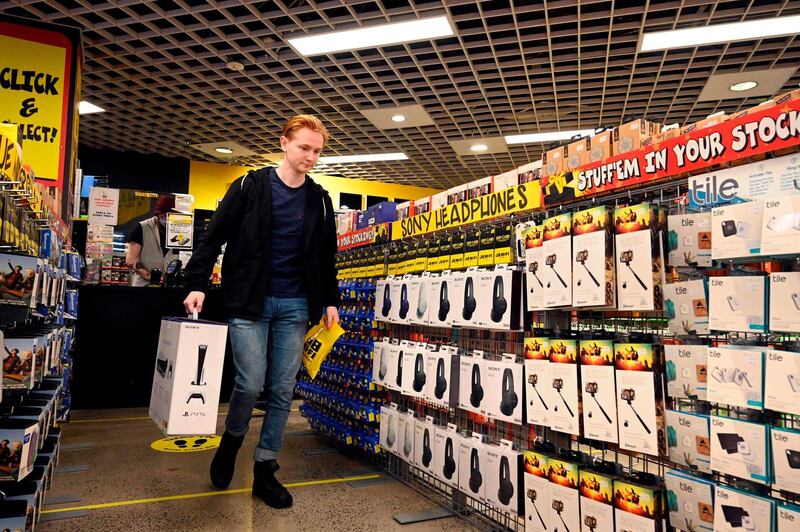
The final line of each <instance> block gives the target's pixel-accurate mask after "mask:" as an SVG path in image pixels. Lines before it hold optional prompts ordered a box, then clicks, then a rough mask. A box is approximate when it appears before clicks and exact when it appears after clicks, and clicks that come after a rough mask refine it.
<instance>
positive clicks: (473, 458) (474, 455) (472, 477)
mask: <svg viewBox="0 0 800 532" xmlns="http://www.w3.org/2000/svg"><path fill="white" fill-rule="evenodd" d="M481 484H483V475H481V464H480V459H479V457H478V449H475V448H474V447H473V448H472V452H471V453H470V455H469V489H471V490H472V493H478V490H479V489H480V487H481Z"/></svg>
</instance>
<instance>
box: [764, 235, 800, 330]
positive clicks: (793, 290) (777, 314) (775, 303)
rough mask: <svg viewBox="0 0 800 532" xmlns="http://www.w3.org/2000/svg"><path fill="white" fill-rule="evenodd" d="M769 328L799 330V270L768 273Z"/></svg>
mask: <svg viewBox="0 0 800 532" xmlns="http://www.w3.org/2000/svg"><path fill="white" fill-rule="evenodd" d="M799 236H800V235H799ZM769 330H770V331H780V332H795V333H797V332H800V272H776V273H772V274H770V276H769Z"/></svg>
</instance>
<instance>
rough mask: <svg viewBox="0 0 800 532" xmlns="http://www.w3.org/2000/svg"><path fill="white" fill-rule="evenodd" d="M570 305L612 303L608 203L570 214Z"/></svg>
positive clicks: (611, 231) (611, 253)
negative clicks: (606, 205) (571, 258)
mask: <svg viewBox="0 0 800 532" xmlns="http://www.w3.org/2000/svg"><path fill="white" fill-rule="evenodd" d="M572 235H573V236H572V254H573V257H574V259H573V264H572V272H573V274H572V306H574V307H614V306H615V304H616V293H617V291H616V290H615V288H616V282H615V279H614V260H613V257H614V225H613V223H612V211H611V208H610V207H594V208H591V209H586V210H583V211H580V212H578V213H576V214H574V215H573V216H572Z"/></svg>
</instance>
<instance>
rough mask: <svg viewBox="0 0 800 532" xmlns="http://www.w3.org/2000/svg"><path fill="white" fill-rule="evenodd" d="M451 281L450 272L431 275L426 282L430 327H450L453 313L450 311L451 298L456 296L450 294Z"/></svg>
mask: <svg viewBox="0 0 800 532" xmlns="http://www.w3.org/2000/svg"><path fill="white" fill-rule="evenodd" d="M452 283H453V281H452V279H451V278H450V272H449V271H445V272H442V274H441V275H437V274H435V273H434V274H431V276H430V280H429V281H428V286H429V289H428V307H430V308H429V310H428V321H429V322H430V325H431V326H432V327H450V326H451V325H452V322H453V312H452V310H451V308H450V307H451V297H455V296H456V294H454V293H453V292H452Z"/></svg>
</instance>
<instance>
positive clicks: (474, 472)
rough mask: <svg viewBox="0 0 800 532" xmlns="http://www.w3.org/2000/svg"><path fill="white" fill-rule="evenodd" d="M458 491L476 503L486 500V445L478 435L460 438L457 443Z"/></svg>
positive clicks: (473, 434)
mask: <svg viewBox="0 0 800 532" xmlns="http://www.w3.org/2000/svg"><path fill="white" fill-rule="evenodd" d="M458 448H459V451H458V463H459V464H460V467H459V469H458V489H459V490H461V491H462V492H464V493H466V494H467V495H468V496H469V497H471V498H473V499H477V500H478V501H481V502H483V501H485V500H486V479H485V475H486V444H485V443H483V439H482V438H481V435H480V434H479V433H474V432H473V433H472V435H471V436H469V437H467V436H462V437H461V438H460V440H459V443H458Z"/></svg>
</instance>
